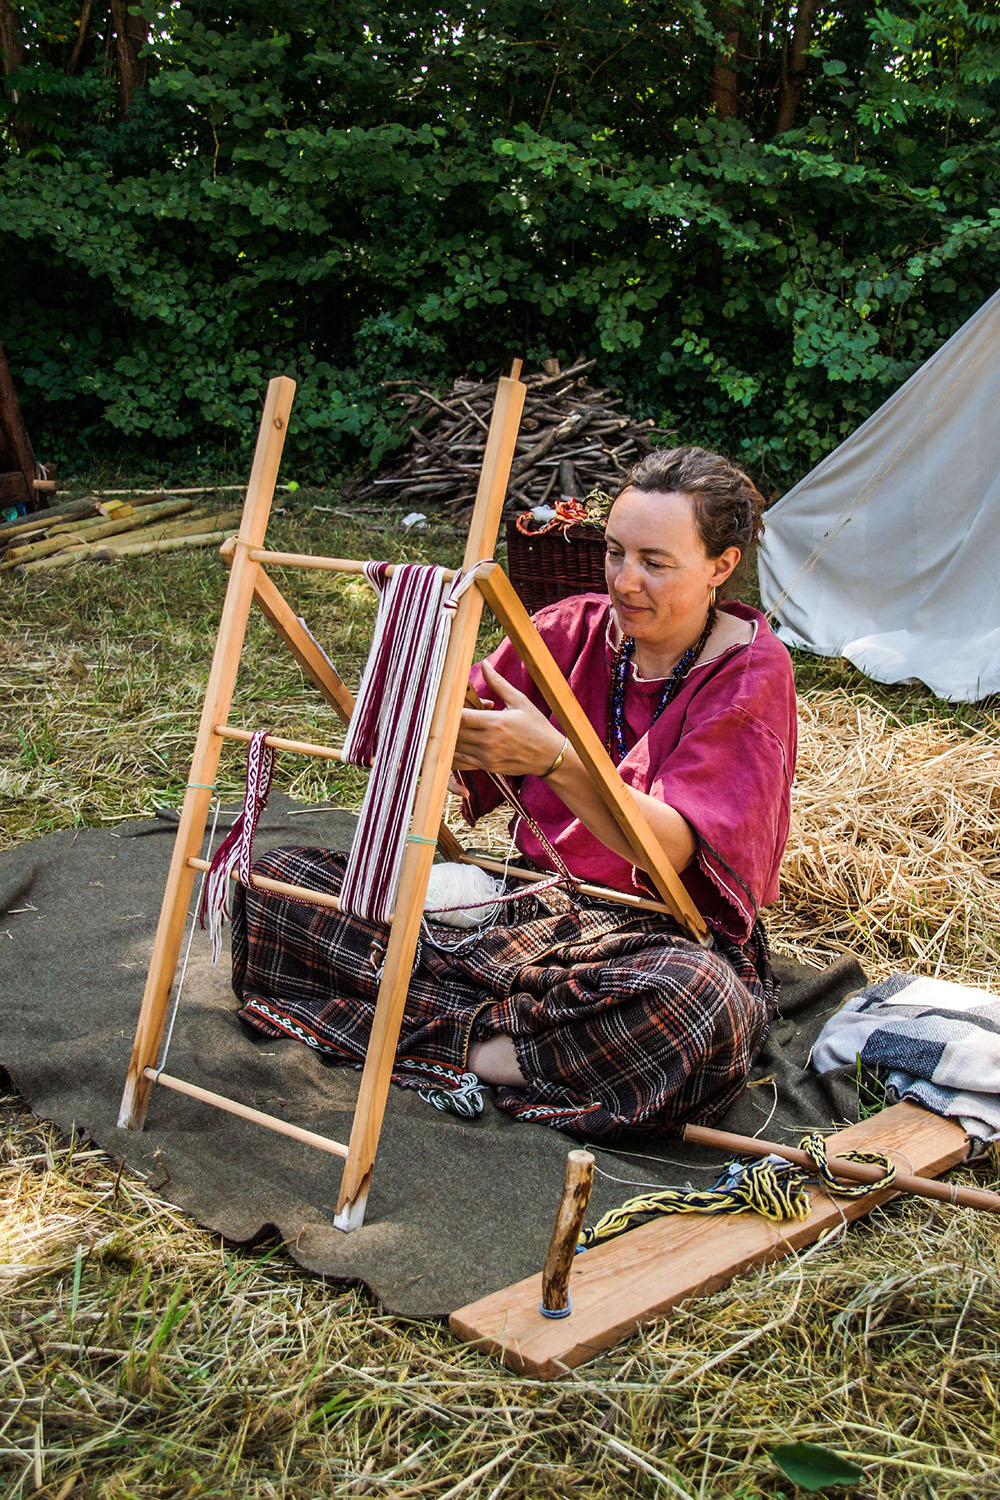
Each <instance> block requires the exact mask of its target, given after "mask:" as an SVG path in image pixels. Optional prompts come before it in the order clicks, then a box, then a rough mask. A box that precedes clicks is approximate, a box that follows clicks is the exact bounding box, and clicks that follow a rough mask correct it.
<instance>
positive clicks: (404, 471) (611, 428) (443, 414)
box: [349, 359, 670, 513]
mask: <svg viewBox="0 0 1000 1500" xmlns="http://www.w3.org/2000/svg"><path fill="white" fill-rule="evenodd" d="M555 363H556V362H555V361H546V365H547V366H551V365H553V364H555ZM593 364H594V361H593V360H592V359H591V360H584V361H582V362H580V363H579V364H575V365H573V366H572V367H571V368H570V369H568V370H565V371H559V370H552V369H551V368H548V369H547V370H546V373H544V374H541V375H529V376H527V377H526V378H525V381H524V383H525V385H526V386H527V388H528V389H527V396H526V398H525V403H524V415H523V416H522V418H521V428H520V436H519V437H518V440H517V451H516V455H515V458H514V466H513V468H512V470H511V477H510V486H509V489H508V504H509V508H510V509H512V510H522V509H528V508H530V507H531V506H534V505H544V504H546V503H552V502H554V501H556V500H561V499H564V498H567V497H569V496H572V497H573V498H574V499H578V500H582V499H583V498H584V497H585V496H586V495H588V494H589V493H590V491H591V490H593V489H595V488H600V489H605V490H614V489H615V487H616V485H617V482H618V481H619V480H620V478H621V477H622V475H623V474H624V473H625V472H626V470H628V469H629V468H630V467H631V465H632V464H634V463H635V462H636V461H637V460H638V459H640V458H642V457H643V456H644V455H645V454H646V453H648V452H649V451H650V449H651V448H653V447H655V446H658V443H657V441H656V440H657V439H663V438H665V437H668V436H669V435H670V434H668V433H667V432H665V431H664V430H663V429H662V428H659V427H656V426H654V424H653V422H652V421H651V420H650V421H645V422H637V421H634V420H633V419H632V418H631V417H628V416H623V415H622V414H621V412H619V411H616V410H615V408H616V407H617V406H619V405H620V402H621V398H620V397H618V396H613V395H611V393H610V392H609V391H607V390H604V389H602V388H600V387H598V386H591V385H590V384H589V383H588V382H587V379H586V373H585V372H586V371H587V370H589V369H590V368H591V366H592V365H593ZM389 384H390V385H392V386H394V387H395V390H394V392H393V397H392V399H393V400H394V401H396V402H398V403H399V405H400V406H401V407H402V411H401V413H400V416H399V421H398V427H399V429H400V430H405V431H406V432H407V433H408V434H409V437H410V442H409V444H408V445H407V447H406V448H404V449H402V450H401V451H397V452H396V453H395V454H394V455H393V457H392V459H391V460H390V461H389V463H388V464H387V465H386V466H385V467H384V468H383V469H381V470H380V471H379V472H378V474H376V475H375V476H374V477H367V476H366V477H365V478H363V479H359V480H355V481H354V483H353V485H352V486H351V487H350V489H349V496H350V498H352V499H356V500H376V499H377V500H380V501H382V502H383V503H384V502H385V501H389V502H390V503H397V502H398V503H399V504H403V505H406V506H415V507H417V508H419V509H423V507H424V506H425V505H432V506H435V507H437V506H440V507H442V508H443V509H445V510H449V511H451V512H454V513H458V512H460V511H463V510H466V509H468V508H469V507H471V505H472V504H473V502H474V500H475V498H476V485H477V483H478V480H479V470H480V466H481V464H482V460H483V450H484V447H485V443H486V433H487V429H488V427H489V420H490V413H491V411H492V409H493V400H494V397H495V395H496V384H495V382H494V381H484V382H482V383H479V384H477V383H476V382H475V381H471V380H456V381H455V383H454V385H453V387H452V389H451V392H450V394H448V395H444V396H441V395H437V394H435V393H434V392H433V391H430V390H427V389H425V388H424V387H422V386H419V385H418V384H417V382H415V381H396V382H390V383H389Z"/></svg>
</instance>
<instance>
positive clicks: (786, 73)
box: [774, 0, 816, 135]
mask: <svg viewBox="0 0 1000 1500" xmlns="http://www.w3.org/2000/svg"><path fill="white" fill-rule="evenodd" d="M815 11H816V0H799V3H798V5H797V6H796V9H795V25H794V27H793V28H792V42H791V46H790V47H789V46H788V44H787V42H786V44H785V47H784V48H783V50H782V58H781V103H780V105H779V106H778V123H777V125H776V126H775V131H774V133H775V135H783V134H784V132H785V131H786V130H791V129H792V127H793V125H794V124H795V114H796V111H797V110H798V107H799V99H800V98H801V97H802V85H803V84H804V83H805V81H806V49H807V47H808V46H809V34H810V32H811V31H812V23H813V15H814V14H815Z"/></svg>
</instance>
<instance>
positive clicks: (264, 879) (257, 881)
mask: <svg viewBox="0 0 1000 1500" xmlns="http://www.w3.org/2000/svg"><path fill="white" fill-rule="evenodd" d="M188 868H189V869H191V870H206V871H207V870H211V868H212V862H211V860H208V859H202V858H201V856H200V855H197V854H192V855H189V857H188ZM229 878H230V880H239V878H240V876H239V871H238V870H230V872H229ZM253 883H254V887H255V888H256V889H257V890H258V891H270V892H271V893H272V895H275V896H291V897H292V898H293V899H294V900H296V901H305V902H306V903H307V904H308V905H309V906H328V907H329V908H330V910H331V911H339V910H340V899H339V897H337V896H331V894H330V892H329V891H314V890H312V889H311V888H310V887H309V886H307V885H289V884H288V882H287V881H284V880H272V879H271V877H270V876H269V875H254V877H253Z"/></svg>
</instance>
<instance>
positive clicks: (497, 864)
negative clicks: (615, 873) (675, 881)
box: [462, 849, 673, 917]
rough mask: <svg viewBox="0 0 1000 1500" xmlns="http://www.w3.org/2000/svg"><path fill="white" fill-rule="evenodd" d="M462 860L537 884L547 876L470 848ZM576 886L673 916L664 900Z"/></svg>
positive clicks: (605, 898) (599, 896)
mask: <svg viewBox="0 0 1000 1500" xmlns="http://www.w3.org/2000/svg"><path fill="white" fill-rule="evenodd" d="M462 862H463V864H467V865H478V866H479V868H480V869H481V870H494V871H496V873H497V874H498V875H509V876H510V878H511V879H512V880H530V881H533V882H534V883H535V884H543V883H544V881H545V880H546V878H547V877H546V876H545V875H544V874H540V873H539V871H538V870H522V869H521V868H520V866H517V865H505V864H504V862H503V860H502V859H490V858H489V856H488V855H486V854H470V853H469V851H468V849H466V851H465V853H464V854H463V856H462ZM553 873H554V872H553ZM576 888H577V890H578V891H580V892H581V893H582V894H583V895H584V896H595V897H596V898H597V899H598V900H599V901H617V902H618V903H619V904H620V905H621V906H636V907H638V908H639V909H640V910H641V911H655V912H660V913H661V915H663V916H665V917H672V916H673V912H672V911H671V910H670V907H669V906H664V904H663V902H662V901H653V900H652V898H651V897H649V896H633V895H631V894H630V893H629V892H628V891H616V890H612V888H611V887H610V886H606V885H586V884H584V882H583V881H577V886H576ZM528 894H529V895H530V892H529V893H528Z"/></svg>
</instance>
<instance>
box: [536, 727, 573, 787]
mask: <svg viewBox="0 0 1000 1500" xmlns="http://www.w3.org/2000/svg"><path fill="white" fill-rule="evenodd" d="M568 749H569V735H567V736H566V738H565V739H564V740H563V742H562V744H561V745H560V746H559V754H558V755H557V756H556V758H555V760H554V761H553V762H552V764H551V766H549V769H548V770H547V771H539V773H538V774H539V777H540V779H541V780H542V781H544V780H545V778H546V776H551V775H552V772H553V771H558V769H559V767H560V766H561V765H562V763H563V761H564V760H565V759H566V751H567V750H568Z"/></svg>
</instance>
